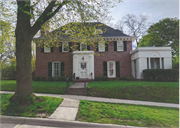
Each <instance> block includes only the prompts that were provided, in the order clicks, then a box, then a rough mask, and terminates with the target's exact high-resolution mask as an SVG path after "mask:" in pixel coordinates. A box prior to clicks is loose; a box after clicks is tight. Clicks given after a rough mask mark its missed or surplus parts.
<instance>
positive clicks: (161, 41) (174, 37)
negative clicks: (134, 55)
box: [139, 18, 179, 56]
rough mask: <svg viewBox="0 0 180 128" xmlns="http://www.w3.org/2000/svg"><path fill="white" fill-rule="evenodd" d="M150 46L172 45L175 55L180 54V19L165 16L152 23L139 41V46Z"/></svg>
mask: <svg viewBox="0 0 180 128" xmlns="http://www.w3.org/2000/svg"><path fill="white" fill-rule="evenodd" d="M148 46H151V47H152V46H171V47H172V49H173V56H174V54H176V55H179V19H177V18H165V19H162V20H160V21H159V22H158V23H155V24H153V25H151V26H150V28H149V29H148V34H147V35H145V36H143V38H142V40H141V41H140V43H139V47H148Z"/></svg>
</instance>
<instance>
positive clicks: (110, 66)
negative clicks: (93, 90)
mask: <svg viewBox="0 0 180 128" xmlns="http://www.w3.org/2000/svg"><path fill="white" fill-rule="evenodd" d="M115 67H116V66H115V61H108V65H107V70H108V77H116V70H115Z"/></svg>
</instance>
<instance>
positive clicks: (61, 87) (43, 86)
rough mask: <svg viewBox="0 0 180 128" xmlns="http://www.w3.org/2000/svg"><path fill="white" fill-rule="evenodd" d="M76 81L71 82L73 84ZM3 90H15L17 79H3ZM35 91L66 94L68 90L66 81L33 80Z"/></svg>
mask: <svg viewBox="0 0 180 128" xmlns="http://www.w3.org/2000/svg"><path fill="white" fill-rule="evenodd" d="M74 83H75V82H69V85H70V86H71V85H73V84H74ZM1 90H2V91H15V90H16V81H15V80H2V81H1ZM33 92H37V93H51V94H64V93H65V92H66V82H50V81H33Z"/></svg>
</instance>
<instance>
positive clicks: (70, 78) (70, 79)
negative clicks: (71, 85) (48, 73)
mask: <svg viewBox="0 0 180 128" xmlns="http://www.w3.org/2000/svg"><path fill="white" fill-rule="evenodd" d="M68 77H69V81H72V76H66V77H65V78H64V79H65V81H66V80H67V78H68Z"/></svg>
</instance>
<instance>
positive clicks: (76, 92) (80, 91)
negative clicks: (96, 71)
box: [66, 88, 87, 96]
mask: <svg viewBox="0 0 180 128" xmlns="http://www.w3.org/2000/svg"><path fill="white" fill-rule="evenodd" d="M66 94H68V95H82V96H85V95H87V89H86V88H68V89H67V91H66Z"/></svg>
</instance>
